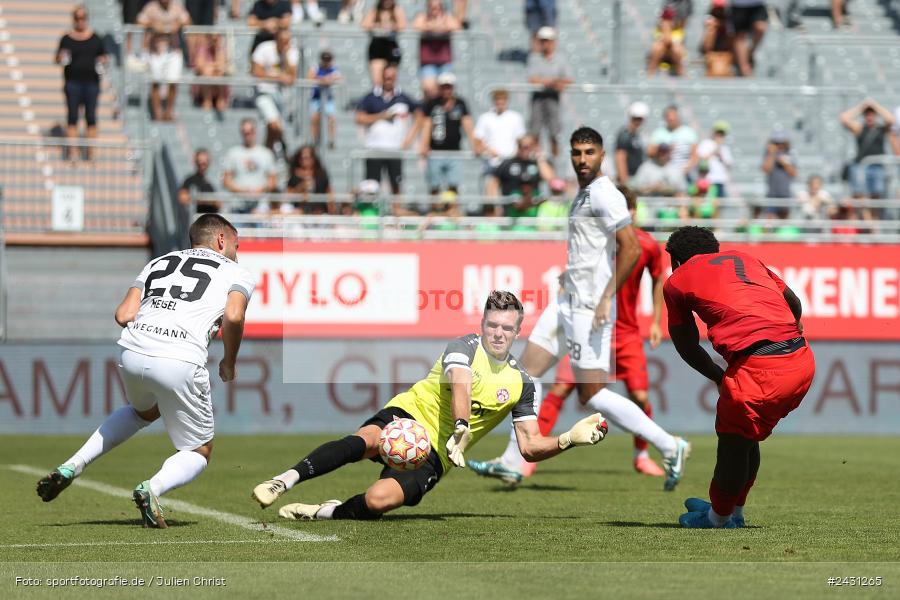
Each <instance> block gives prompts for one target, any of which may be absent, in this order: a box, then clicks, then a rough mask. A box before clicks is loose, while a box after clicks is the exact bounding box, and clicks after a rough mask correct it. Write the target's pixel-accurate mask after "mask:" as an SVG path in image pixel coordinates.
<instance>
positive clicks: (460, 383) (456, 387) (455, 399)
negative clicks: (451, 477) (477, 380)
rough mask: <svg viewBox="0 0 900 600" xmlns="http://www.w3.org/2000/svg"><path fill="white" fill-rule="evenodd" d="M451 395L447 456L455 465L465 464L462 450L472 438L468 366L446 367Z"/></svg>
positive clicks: (470, 385) (469, 372) (470, 382)
mask: <svg viewBox="0 0 900 600" xmlns="http://www.w3.org/2000/svg"><path fill="white" fill-rule="evenodd" d="M447 377H448V378H449V379H450V389H451V393H452V394H453V395H452V400H451V402H452V403H453V404H452V406H451V414H452V415H453V434H452V435H451V436H450V439H448V440H447V456H448V457H449V458H450V462H452V463H453V464H454V465H456V466H457V467H463V468H465V466H466V457H465V456H464V454H463V453H464V452H465V450H466V447H467V446H468V445H469V442H470V441H471V440H472V433H471V432H470V431H469V417H470V416H471V412H472V371H471V370H470V369H468V368H462V367H451V368H450V369H447Z"/></svg>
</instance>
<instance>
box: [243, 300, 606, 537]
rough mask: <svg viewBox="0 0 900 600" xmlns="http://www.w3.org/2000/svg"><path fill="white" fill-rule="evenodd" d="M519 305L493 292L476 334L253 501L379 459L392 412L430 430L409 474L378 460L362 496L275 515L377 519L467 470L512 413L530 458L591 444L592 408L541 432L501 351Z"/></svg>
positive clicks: (517, 322)
mask: <svg viewBox="0 0 900 600" xmlns="http://www.w3.org/2000/svg"><path fill="white" fill-rule="evenodd" d="M524 315H525V313H524V309H523V308H522V304H521V303H520V302H519V300H518V298H516V297H515V296H514V295H513V294H511V293H509V292H501V291H494V292H491V295H490V296H489V297H488V299H487V302H486V303H485V306H484V313H483V315H482V319H481V335H477V334H471V335H466V336H463V337H460V338H457V339H455V340H453V341H452V342H450V343H449V344H448V345H447V349H446V350H445V351H444V353H443V354H442V355H441V356H440V358H438V359H437V361H436V362H435V363H434V366H433V367H432V368H431V371H430V372H429V373H428V376H427V377H426V378H425V379H422V380H421V381H419V382H417V383H416V384H414V385H413V386H412V387H411V388H410V389H409V390H408V391H406V392H404V393H402V394H398V395H397V396H394V398H392V399H391V401H390V402H388V403H387V405H386V406H385V407H384V408H383V409H382V410H380V411H379V412H378V413H376V414H375V415H374V416H373V417H372V418H371V419H369V420H367V421H366V422H365V423H363V425H362V427H360V429H359V430H357V431H356V433H354V434H353V435H348V436H347V437H345V438H343V439H341V440H335V441H333V442H328V443H326V444H323V445H322V446H319V447H318V448H316V449H315V450H313V451H312V452H311V453H310V454H309V455H307V456H306V457H305V458H303V459H302V460H301V461H300V462H298V463H297V464H296V465H295V466H294V467H293V468H291V469H288V470H287V471H285V472H284V473H282V474H281V475H277V476H276V477H274V478H273V479H270V480H268V481H264V482H263V483H261V484H259V485H258V486H256V487H255V488H254V489H253V493H252V495H251V497H252V498H253V499H254V500H256V501H257V502H259V504H260V506H261V507H263V508H266V507H268V506H270V505H271V504H272V503H274V502H275V501H276V500H277V499H278V498H279V497H280V496H281V495H282V494H284V493H285V492H287V491H288V490H289V489H291V488H293V487H294V486H295V485H297V484H298V483H302V482H304V481H307V480H309V479H312V478H313V477H318V476H320V475H325V474H326V473H330V472H331V471H334V470H335V469H337V468H339V467H342V466H344V465H347V464H350V463H354V462H359V461H361V460H362V459H364V458H368V459H370V460H374V461H376V462H382V464H383V461H382V460H381V457H380V456H379V454H378V442H379V436H380V434H381V430H382V429H383V428H384V426H385V425H387V424H388V423H390V422H391V420H393V419H394V418H395V417H397V418H406V419H414V420H416V421H418V422H419V423H420V424H421V425H422V426H423V427H425V429H426V430H427V431H428V436H429V438H430V439H431V440H432V448H431V452H430V453H429V455H428V459H427V461H426V462H425V464H424V465H422V466H421V467H419V468H418V469H416V470H414V471H397V470H394V469H391V468H390V467H387V466H385V467H384V468H383V469H382V471H381V476H380V477H379V479H378V480H377V481H376V482H375V483H373V484H372V485H371V486H369V489H367V490H366V491H365V492H364V493H362V494H357V495H356V496H353V497H352V498H350V499H348V500H346V501H344V502H340V501H338V500H327V501H325V502H323V503H321V504H301V503H294V504H287V505H285V506H282V507H281V510H279V511H278V514H279V516H281V517H283V518H286V519H294V520H313V519H361V520H371V519H378V518H379V517H381V515H383V514H384V513H386V512H388V511H391V510H394V509H396V508H399V507H400V506H415V505H417V504H418V503H419V502H420V501H421V500H422V497H423V496H424V495H425V494H426V493H428V492H429V491H430V490H431V489H432V488H434V486H435V485H436V484H437V482H438V481H439V480H440V479H441V477H442V476H443V475H444V474H446V473H447V472H449V470H450V469H451V467H453V466H456V467H465V466H466V459H465V455H464V452H465V451H466V450H467V449H468V448H471V447H472V446H474V445H475V444H476V443H477V442H478V440H480V439H481V438H482V437H483V436H484V435H485V434H487V433H488V432H489V431H490V430H491V429H493V428H494V427H496V426H497V425H499V424H500V423H502V422H503V421H504V419H505V418H506V415H508V414H510V413H512V418H513V425H514V427H515V432H516V436H517V439H518V440H519V449H520V451H521V453H522V454H524V455H525V456H527V457H528V458H529V460H535V461H538V460H545V459H547V458H550V457H552V456H556V455H557V454H559V453H560V452H562V451H563V450H566V449H568V448H570V447H572V446H586V445H593V444H596V443H598V442H599V441H600V440H602V439H603V437H604V436H605V435H606V423H605V422H604V421H603V417H602V416H601V415H600V414H594V415H591V416H589V417H586V418H584V419H582V420H581V421H579V422H578V423H576V424H575V426H574V427H573V428H572V429H571V430H569V431H567V432H566V433H564V434H562V435H561V436H559V437H545V436H542V435H541V433H540V431H539V430H538V426H537V415H535V413H534V383H533V382H532V381H531V378H530V377H529V376H528V374H527V373H526V372H525V371H524V370H523V369H522V367H521V365H520V364H519V363H518V362H517V361H516V360H515V359H514V358H513V357H512V356H511V355H510V354H509V349H510V347H511V346H512V343H513V341H514V340H515V339H516V337H517V336H518V334H519V327H520V326H521V325H522V319H523V318H524Z"/></svg>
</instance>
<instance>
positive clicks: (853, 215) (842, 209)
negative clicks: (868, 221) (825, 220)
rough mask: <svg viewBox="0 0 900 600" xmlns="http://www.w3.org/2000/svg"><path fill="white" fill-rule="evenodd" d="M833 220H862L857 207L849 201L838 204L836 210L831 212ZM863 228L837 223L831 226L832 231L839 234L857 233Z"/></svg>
mask: <svg viewBox="0 0 900 600" xmlns="http://www.w3.org/2000/svg"><path fill="white" fill-rule="evenodd" d="M831 220H832V221H858V220H861V218H860V214H859V213H858V212H857V210H856V207H855V206H853V204H851V203H850V202H849V201H845V202H842V203H841V204H840V206H838V207H837V208H836V209H835V211H834V212H833V213H832V214H831ZM861 232H862V230H861V229H860V228H858V227H853V226H852V225H843V224H842V225H835V226H834V227H832V228H831V233H834V234H838V235H856V234H858V233H861Z"/></svg>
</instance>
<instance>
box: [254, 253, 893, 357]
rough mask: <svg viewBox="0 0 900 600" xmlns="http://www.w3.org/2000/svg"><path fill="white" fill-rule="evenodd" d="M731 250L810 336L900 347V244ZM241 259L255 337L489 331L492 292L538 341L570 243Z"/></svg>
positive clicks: (645, 300) (646, 301)
mask: <svg viewBox="0 0 900 600" xmlns="http://www.w3.org/2000/svg"><path fill="white" fill-rule="evenodd" d="M722 249H723V250H729V249H732V250H739V251H743V252H747V253H748V254H752V255H754V256H757V257H759V258H760V259H761V260H762V261H763V262H765V263H766V264H767V265H768V266H769V267H770V268H771V269H772V270H773V271H775V272H776V273H778V274H780V275H781V277H783V278H784V280H785V282H786V283H787V284H788V285H789V286H790V287H791V288H792V289H793V290H794V292H796V294H797V295H798V296H799V298H800V300H801V302H802V303H803V310H804V316H803V324H804V327H805V334H806V335H807V336H808V337H809V338H811V339H832V340H900V318H898V317H900V246H856V245H838V244H831V245H817V246H813V245H805V244H766V245H752V244H723V245H722ZM663 256H664V258H665V260H666V261H667V260H668V255H667V254H666V253H665V252H664V253H663ZM240 261H241V264H242V265H244V266H246V267H247V268H249V269H250V270H251V271H253V272H254V273H256V274H257V275H258V277H259V283H258V285H257V288H256V292H255V293H254V297H253V300H252V301H251V303H250V309H249V311H248V314H247V328H246V332H247V335H249V336H253V337H268V338H272V337H276V338H277V337H282V336H285V337H310V338H321V337H339V338H361V337H362V338H372V337H377V338H381V337H395V338H435V337H439V338H446V337H455V336H458V335H462V334H463V333H465V332H468V331H476V330H477V328H478V323H479V320H480V317H481V310H482V306H483V303H484V299H485V298H486V296H487V293H488V292H489V291H490V290H492V289H506V290H510V291H513V292H515V293H516V294H517V295H518V296H519V298H520V299H521V300H522V302H523V304H524V305H525V313H526V318H525V322H524V325H523V334H525V335H527V334H528V333H529V332H530V331H531V328H532V326H533V325H534V323H535V322H536V320H537V318H538V317H539V316H540V313H541V311H542V310H543V309H544V308H545V307H546V306H547V305H548V304H549V303H550V302H551V299H552V298H553V296H554V295H555V293H556V289H557V277H558V275H559V273H560V272H562V270H563V269H564V268H565V244H562V243H559V242H324V243H323V242H289V241H281V240H275V241H244V242H241V248H240ZM649 286H650V281H649V278H648V277H645V281H644V286H643V287H642V293H641V297H640V298H639V300H638V302H639V308H638V314H639V315H640V318H641V320H642V323H641V326H642V331H645V332H646V329H647V326H648V324H649V316H650V314H651V311H652V305H651V303H650V294H649V289H650V287H649ZM663 329H664V330H665V326H664V327H663Z"/></svg>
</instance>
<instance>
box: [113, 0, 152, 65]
mask: <svg viewBox="0 0 900 600" xmlns="http://www.w3.org/2000/svg"><path fill="white" fill-rule="evenodd" d="M119 2H120V3H121V4H122V23H123V24H124V25H137V17H138V14H140V12H141V10H143V8H144V6H145V5H146V4H147V2H149V0H119ZM147 41H149V40H148V39H147V37H146V36H145V37H144V47H145V48H146V47H147ZM132 49H133V44H132V39H131V33H130V32H129V33H126V34H125V68H126V69H128V70H130V71H135V72H138V71H143V70H144V69H145V68H146V65H145V63H144V61H142V60H141V59H140V57H139V56H137V54H138V53H133V52H132Z"/></svg>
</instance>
